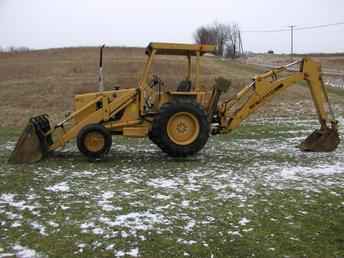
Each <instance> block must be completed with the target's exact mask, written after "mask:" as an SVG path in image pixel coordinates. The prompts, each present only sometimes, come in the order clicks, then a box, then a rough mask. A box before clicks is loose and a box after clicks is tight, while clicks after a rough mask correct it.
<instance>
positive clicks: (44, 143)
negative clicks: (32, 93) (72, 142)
mask: <svg viewBox="0 0 344 258" xmlns="http://www.w3.org/2000/svg"><path fill="white" fill-rule="evenodd" d="M48 131H50V123H49V120H48V117H47V115H41V116H37V117H33V118H31V119H30V121H29V123H28V125H27V126H26V128H25V129H24V131H23V133H22V134H21V136H20V137H19V139H18V141H17V143H16V146H15V148H14V150H13V152H12V153H11V156H10V158H9V160H8V162H10V163H14V164H21V163H34V162H37V161H40V160H41V159H43V158H44V157H45V156H46V155H47V153H48V145H49V144H51V143H52V140H51V136H46V135H45V134H46V133H47V132H48Z"/></svg>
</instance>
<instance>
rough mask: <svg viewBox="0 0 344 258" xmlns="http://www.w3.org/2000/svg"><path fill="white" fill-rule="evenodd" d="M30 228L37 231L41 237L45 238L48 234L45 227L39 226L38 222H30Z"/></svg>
mask: <svg viewBox="0 0 344 258" xmlns="http://www.w3.org/2000/svg"><path fill="white" fill-rule="evenodd" d="M31 226H32V228H34V229H37V230H38V231H39V233H40V234H41V235H44V236H47V235H48V234H47V233H46V228H45V226H43V225H41V224H39V223H38V222H36V221H34V222H31Z"/></svg>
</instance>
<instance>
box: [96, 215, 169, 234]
mask: <svg viewBox="0 0 344 258" xmlns="http://www.w3.org/2000/svg"><path fill="white" fill-rule="evenodd" d="M100 221H102V222H103V223H105V224H106V225H108V226H110V227H115V226H121V227H128V228H130V229H132V230H149V229H152V228H153V226H154V224H160V223H164V224H167V223H168V221H167V220H166V219H165V218H164V217H163V216H162V215H160V214H156V213H151V212H149V211H146V212H132V213H128V214H125V215H119V216H117V218H116V219H115V220H114V221H111V220H110V219H108V218H104V217H102V218H101V219H100Z"/></svg>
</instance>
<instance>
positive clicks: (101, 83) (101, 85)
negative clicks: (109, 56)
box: [98, 45, 105, 92]
mask: <svg viewBox="0 0 344 258" xmlns="http://www.w3.org/2000/svg"><path fill="white" fill-rule="evenodd" d="M104 47H105V45H102V46H101V47H100V53H99V70H98V91H100V92H102V91H104V76H103V48H104Z"/></svg>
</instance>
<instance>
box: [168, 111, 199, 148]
mask: <svg viewBox="0 0 344 258" xmlns="http://www.w3.org/2000/svg"><path fill="white" fill-rule="evenodd" d="M199 130H200V128H199V123H198V119H197V118H196V117H195V116H194V115H193V114H191V113H188V112H179V113H176V114H174V115H173V116H172V117H171V118H170V119H169V120H168V123H167V135H168V137H169V138H170V140H172V141H173V142H174V143H176V144H178V145H188V144H191V143H193V142H194V141H195V140H196V139H197V137H198V135H199Z"/></svg>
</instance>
